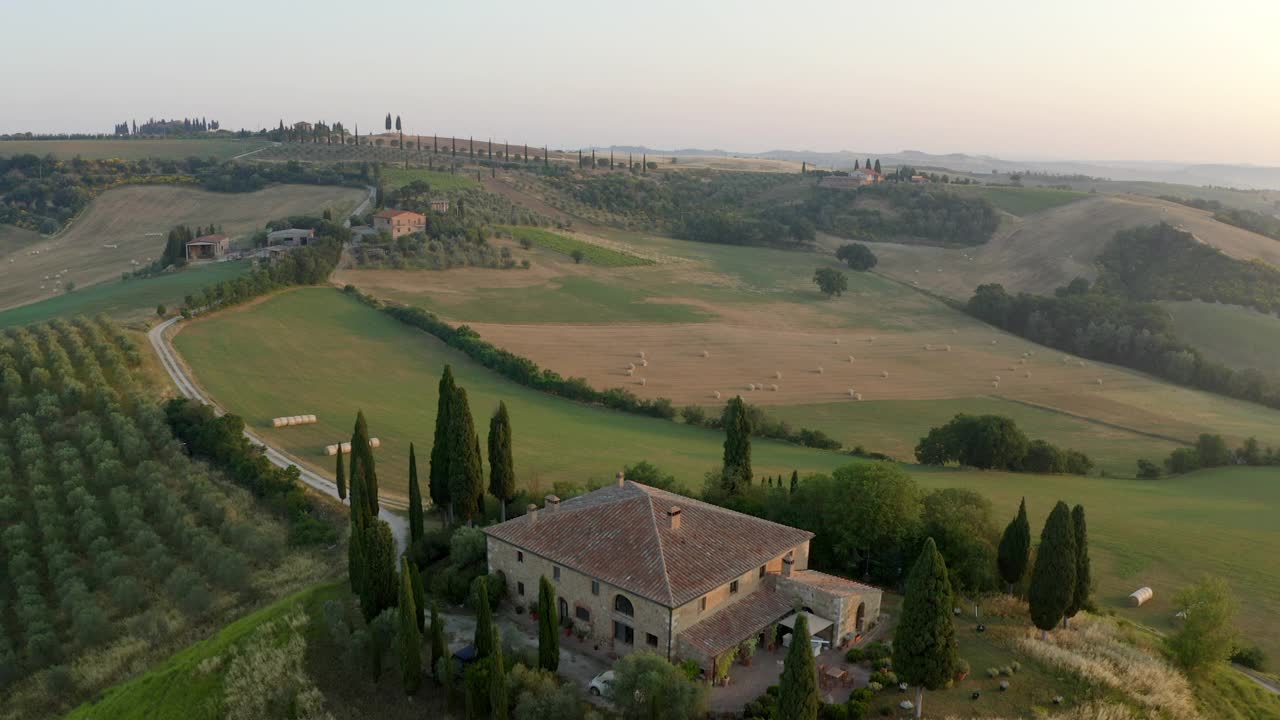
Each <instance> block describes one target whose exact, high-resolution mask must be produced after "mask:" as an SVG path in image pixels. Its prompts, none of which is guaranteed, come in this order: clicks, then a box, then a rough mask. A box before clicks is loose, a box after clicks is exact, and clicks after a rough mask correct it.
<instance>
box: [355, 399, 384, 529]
mask: <svg viewBox="0 0 1280 720" xmlns="http://www.w3.org/2000/svg"><path fill="white" fill-rule="evenodd" d="M357 473H359V474H360V477H361V480H362V484H363V487H362V488H361V490H362V492H361V497H362V498H363V499H364V501H365V503H366V505H367V506H368V509H369V516H370V517H375V518H376V517H378V470H377V466H376V464H375V463H374V460H373V448H371V447H369V425H368V423H366V422H365V419H364V411H363V410H360V411H357V412H356V425H355V428H354V429H352V431H351V474H350V477H351V482H352V483H353V484H354V483H355V478H356V474H357Z"/></svg>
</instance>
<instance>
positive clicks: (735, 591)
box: [729, 580, 738, 595]
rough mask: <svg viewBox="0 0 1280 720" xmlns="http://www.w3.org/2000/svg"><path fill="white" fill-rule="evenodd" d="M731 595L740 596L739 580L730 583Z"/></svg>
mask: <svg viewBox="0 0 1280 720" xmlns="http://www.w3.org/2000/svg"><path fill="white" fill-rule="evenodd" d="M729 594H730V595H737V594H738V581H737V580H734V581H733V582H731V583H729Z"/></svg>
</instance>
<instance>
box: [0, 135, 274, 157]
mask: <svg viewBox="0 0 1280 720" xmlns="http://www.w3.org/2000/svg"><path fill="white" fill-rule="evenodd" d="M270 144H271V143H269V142H267V141H266V140H260V139H246V140H240V139H236V138H183V139H174V140H163V139H154V140H152V139H139V140H125V139H116V138H112V139H102V140H0V156H6V155H22V154H24V153H32V154H34V155H39V156H41V157H44V156H45V155H48V154H50V153H52V154H53V156H54V157H56V158H58V159H59V160H70V159H71V158H73V157H75V156H77V155H79V156H80V157H82V158H87V159H90V160H98V159H105V158H119V159H121V160H141V159H143V158H155V159H157V160H181V159H184V158H189V157H192V156H195V157H198V158H210V157H213V158H218V159H219V160H226V159H228V158H232V157H235V156H236V155H240V154H242V153H247V152H250V151H252V150H257V149H258V148H262V147H267V146H269V145H270Z"/></svg>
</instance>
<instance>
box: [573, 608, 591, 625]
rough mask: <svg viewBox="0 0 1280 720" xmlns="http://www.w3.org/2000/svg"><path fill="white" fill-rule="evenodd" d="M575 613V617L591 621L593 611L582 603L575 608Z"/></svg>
mask: <svg viewBox="0 0 1280 720" xmlns="http://www.w3.org/2000/svg"><path fill="white" fill-rule="evenodd" d="M573 614H574V616H575V617H577V618H578V619H579V620H582V621H583V622H591V611H590V610H588V609H586V608H584V607H582V606H581V605H579V606H578V607H576V608H574V610H573Z"/></svg>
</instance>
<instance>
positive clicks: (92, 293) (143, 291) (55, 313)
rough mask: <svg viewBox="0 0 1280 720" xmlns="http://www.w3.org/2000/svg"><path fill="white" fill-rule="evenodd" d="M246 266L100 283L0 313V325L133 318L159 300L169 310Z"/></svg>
mask: <svg viewBox="0 0 1280 720" xmlns="http://www.w3.org/2000/svg"><path fill="white" fill-rule="evenodd" d="M248 268H249V263H248V262H247V261H244V262H221V263H212V264H209V265H197V266H194V267H191V268H188V269H186V270H184V271H182V272H176V273H168V274H165V275H160V276H159V277H154V278H147V279H145V280H115V281H112V282H105V283H99V284H97V285H91V286H89V287H87V288H84V289H83V290H76V291H75V292H71V293H64V294H62V295H58V296H57V297H53V298H49V299H48V300H41V301H40V302H36V303H32V304H30V305H22V306H20V307H16V308H12V309H10V310H5V311H3V312H0V327H9V326H11V325H28V324H31V323H36V322H43V321H45V320H49V319H51V318H55V317H64V318H65V317H73V316H76V315H91V316H92V315H97V314H98V313H106V314H107V315H110V316H111V317H113V318H115V319H117V320H134V319H137V318H139V317H142V316H146V315H152V314H154V313H155V310H156V305H158V304H160V303H163V304H164V305H165V306H166V307H167V309H168V310H170V311H176V310H177V309H179V308H180V307H181V306H182V298H183V297H184V296H186V295H188V294H191V293H195V292H197V291H199V290H200V289H201V288H203V287H205V286H207V285H212V284H215V283H219V282H222V281H223V280H231V279H233V278H235V277H238V276H239V275H241V274H242V273H244V272H245V271H246V270H248Z"/></svg>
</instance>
